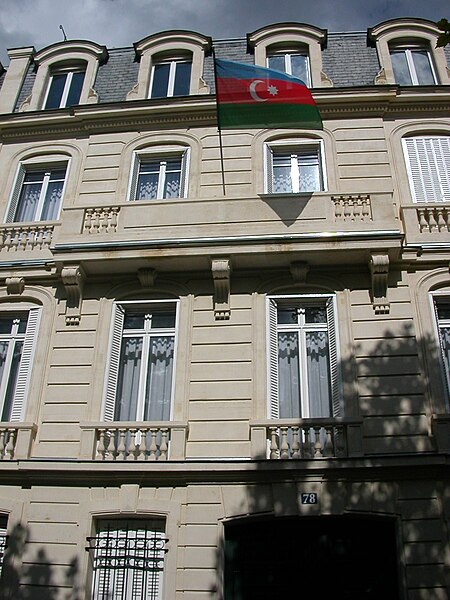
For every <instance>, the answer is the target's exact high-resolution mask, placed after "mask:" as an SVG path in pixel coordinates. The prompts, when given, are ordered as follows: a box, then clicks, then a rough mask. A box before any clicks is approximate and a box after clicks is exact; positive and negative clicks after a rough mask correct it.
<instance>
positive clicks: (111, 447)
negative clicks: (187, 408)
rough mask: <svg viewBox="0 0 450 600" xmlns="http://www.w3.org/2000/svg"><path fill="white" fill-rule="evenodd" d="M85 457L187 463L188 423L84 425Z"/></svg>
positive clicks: (116, 422)
mask: <svg viewBox="0 0 450 600" xmlns="http://www.w3.org/2000/svg"><path fill="white" fill-rule="evenodd" d="M81 429H82V432H83V434H82V457H83V458H84V457H85V458H90V459H94V460H100V461H121V460H128V461H136V460H137V461H166V460H184V459H185V456H186V435H187V424H185V423H176V422H173V421H161V422H158V423H155V422H151V423H137V422H134V421H115V422H111V423H94V424H86V423H85V424H82V425H81Z"/></svg>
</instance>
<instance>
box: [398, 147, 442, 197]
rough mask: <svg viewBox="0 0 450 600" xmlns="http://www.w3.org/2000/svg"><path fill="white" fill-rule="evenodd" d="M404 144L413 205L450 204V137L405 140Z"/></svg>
mask: <svg viewBox="0 0 450 600" xmlns="http://www.w3.org/2000/svg"><path fill="white" fill-rule="evenodd" d="M403 144H404V148H405V149H406V164H407V170H408V175H409V181H410V187H411V193H412V197H413V200H414V202H444V201H445V202H448V201H450V175H449V170H450V137H441V138H420V137H417V138H406V139H404V140H403Z"/></svg>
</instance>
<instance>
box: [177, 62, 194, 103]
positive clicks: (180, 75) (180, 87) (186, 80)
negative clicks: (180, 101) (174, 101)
mask: <svg viewBox="0 0 450 600" xmlns="http://www.w3.org/2000/svg"><path fill="white" fill-rule="evenodd" d="M190 85H191V63H190V62H179V63H177V64H176V70H175V82H174V88H173V95H174V96H187V95H188V94H189V89H190Z"/></svg>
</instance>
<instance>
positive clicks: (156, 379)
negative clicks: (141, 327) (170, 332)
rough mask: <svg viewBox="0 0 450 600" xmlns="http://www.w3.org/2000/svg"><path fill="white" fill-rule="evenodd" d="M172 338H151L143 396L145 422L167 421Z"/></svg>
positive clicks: (170, 388)
mask: <svg viewBox="0 0 450 600" xmlns="http://www.w3.org/2000/svg"><path fill="white" fill-rule="evenodd" d="M173 353H174V337H173V336H161V337H157V338H152V340H151V346H150V357H149V365H148V370H147V386H146V396H145V409H144V420H145V421H168V420H169V419H170V397H171V392H172V372H173Z"/></svg>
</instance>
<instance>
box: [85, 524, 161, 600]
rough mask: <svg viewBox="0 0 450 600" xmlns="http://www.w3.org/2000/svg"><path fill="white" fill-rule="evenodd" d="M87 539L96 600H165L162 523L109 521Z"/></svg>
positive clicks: (93, 594) (94, 599)
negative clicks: (93, 535) (163, 588)
mask: <svg viewBox="0 0 450 600" xmlns="http://www.w3.org/2000/svg"><path fill="white" fill-rule="evenodd" d="M97 529H98V531H97V535H96V536H95V537H89V538H87V541H88V546H87V550H88V551H89V553H90V555H91V560H92V570H93V585H92V590H93V593H92V598H93V600H161V597H162V573H163V569H164V555H165V552H166V549H165V544H166V539H165V536H164V524H163V522H161V521H144V522H142V521H139V522H133V521H117V520H116V521H107V522H101V523H100V524H99V526H98V528H97Z"/></svg>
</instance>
